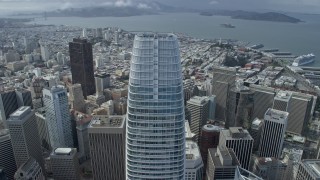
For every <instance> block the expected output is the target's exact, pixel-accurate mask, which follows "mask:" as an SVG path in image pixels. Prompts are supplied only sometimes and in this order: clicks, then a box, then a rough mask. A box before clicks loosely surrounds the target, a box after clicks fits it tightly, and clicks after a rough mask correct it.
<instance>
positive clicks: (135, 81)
mask: <svg viewBox="0 0 320 180" xmlns="http://www.w3.org/2000/svg"><path fill="white" fill-rule="evenodd" d="M181 76H182V74H181V62H180V52H179V45H178V41H177V37H176V36H175V35H173V34H149V33H144V34H138V35H136V37H135V39H134V45H133V52H132V60H131V69H130V79H129V93H128V94H129V96H128V113H127V119H128V123H127V131H126V133H127V136H126V138H127V141H126V143H127V144H126V178H127V179H128V180H129V179H130V180H136V179H139V180H142V179H163V180H169V179H175V180H180V179H181V180H182V179H184V168H185V165H184V163H185V132H184V102H183V92H182V77H181Z"/></svg>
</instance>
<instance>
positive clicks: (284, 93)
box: [275, 91, 292, 100]
mask: <svg viewBox="0 0 320 180" xmlns="http://www.w3.org/2000/svg"><path fill="white" fill-rule="evenodd" d="M291 96H292V93H291V92H288V91H279V92H278V93H277V95H276V97H275V98H277V99H281V100H289V99H290V98H291Z"/></svg>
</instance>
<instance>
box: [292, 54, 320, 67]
mask: <svg viewBox="0 0 320 180" xmlns="http://www.w3.org/2000/svg"><path fill="white" fill-rule="evenodd" d="M315 57H316V56H315V55H314V54H312V53H311V54H307V55H302V56H299V57H297V58H296V59H294V61H293V63H292V66H302V65H305V64H310V63H312V62H314V59H315Z"/></svg>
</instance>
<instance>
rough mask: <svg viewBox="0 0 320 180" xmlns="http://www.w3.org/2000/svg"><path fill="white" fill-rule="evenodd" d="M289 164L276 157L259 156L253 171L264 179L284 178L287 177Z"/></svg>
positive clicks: (279, 179)
mask: <svg viewBox="0 0 320 180" xmlns="http://www.w3.org/2000/svg"><path fill="white" fill-rule="evenodd" d="M286 168H287V165H286V164H285V163H284V162H283V161H281V160H278V159H276V158H274V157H257V158H256V159H255V161H254V165H253V172H254V174H256V175H257V176H260V177H261V178H263V179H272V180H283V179H285V177H286Z"/></svg>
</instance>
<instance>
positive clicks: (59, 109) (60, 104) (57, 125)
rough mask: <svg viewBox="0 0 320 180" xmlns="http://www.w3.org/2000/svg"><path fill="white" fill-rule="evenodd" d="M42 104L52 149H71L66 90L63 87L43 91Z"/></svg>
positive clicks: (71, 141) (71, 138)
mask: <svg viewBox="0 0 320 180" xmlns="http://www.w3.org/2000/svg"><path fill="white" fill-rule="evenodd" d="M43 103H44V108H45V111H46V121H47V125H48V131H49V137H50V143H51V147H52V149H55V148H58V147H73V137H72V125H71V119H70V112H69V105H68V96H67V90H66V89H65V88H64V87H63V86H53V87H52V88H45V89H43Z"/></svg>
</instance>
